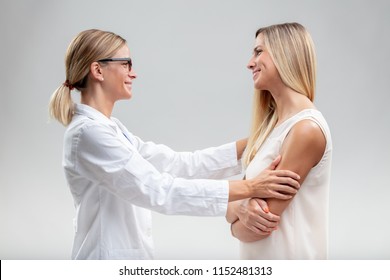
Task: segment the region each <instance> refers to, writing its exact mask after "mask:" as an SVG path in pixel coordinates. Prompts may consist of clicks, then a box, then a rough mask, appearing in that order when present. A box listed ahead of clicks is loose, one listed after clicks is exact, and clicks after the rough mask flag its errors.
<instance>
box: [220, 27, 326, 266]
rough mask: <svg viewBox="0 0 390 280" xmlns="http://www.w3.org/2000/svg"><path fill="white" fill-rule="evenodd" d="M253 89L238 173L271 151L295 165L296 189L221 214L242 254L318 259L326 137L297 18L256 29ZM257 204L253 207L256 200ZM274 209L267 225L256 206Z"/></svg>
mask: <svg viewBox="0 0 390 280" xmlns="http://www.w3.org/2000/svg"><path fill="white" fill-rule="evenodd" d="M248 69H249V70H250V71H251V74H252V77H253V82H254V88H255V94H254V102H253V109H254V110H253V117H252V132H251V134H250V137H249V141H248V147H247V150H246V152H245V154H244V158H243V161H244V164H245V165H246V173H245V174H246V178H247V179H249V178H254V177H255V176H256V175H257V173H258V172H259V171H261V170H263V169H264V167H266V166H267V164H269V162H270V161H272V158H273V157H275V156H276V155H279V154H280V155H281V156H282V159H281V162H280V163H279V165H278V167H277V168H278V169H279V168H280V169H289V170H292V171H294V172H297V173H298V174H299V175H300V177H301V179H300V180H299V182H300V184H301V188H300V189H299V191H298V192H297V193H296V194H295V195H294V196H293V197H292V198H291V199H287V200H280V199H278V198H267V199H266V205H265V204H264V203H265V201H263V200H261V199H259V198H253V199H251V200H249V201H245V204H243V203H241V202H232V203H230V205H229V210H228V215H227V219H228V221H230V222H231V223H232V227H231V228H232V234H233V236H235V237H236V238H238V239H239V240H240V241H241V242H240V256H241V258H243V259H326V258H327V257H328V197H329V187H330V173H331V163H332V138H331V134H330V130H329V127H328V124H327V122H326V120H325V118H324V117H323V115H322V114H321V112H320V111H318V110H317V109H316V107H315V106H314V104H313V100H314V94H315V84H316V57H315V50H314V43H313V41H312V39H311V36H310V34H309V33H308V32H307V30H306V29H305V28H304V27H303V26H302V25H301V24H299V23H285V24H276V25H271V26H268V27H264V28H260V29H259V30H258V31H257V32H256V39H255V46H254V49H253V55H252V57H251V58H250V60H249V63H248ZM260 206H261V207H260ZM262 208H266V209H267V210H268V211H269V212H271V213H274V214H275V215H278V216H280V222H279V224H278V226H277V230H269V227H268V226H267V224H265V225H264V219H262V218H261V217H260V215H259V212H261V211H263V210H262Z"/></svg>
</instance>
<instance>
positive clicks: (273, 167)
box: [267, 155, 282, 170]
mask: <svg viewBox="0 0 390 280" xmlns="http://www.w3.org/2000/svg"><path fill="white" fill-rule="evenodd" d="M281 159H282V156H281V155H278V156H277V157H276V158H275V159H274V160H273V161H272V162H271V164H270V165H269V166H268V168H267V169H269V170H275V169H276V167H277V166H278V164H279V162H280V160H281Z"/></svg>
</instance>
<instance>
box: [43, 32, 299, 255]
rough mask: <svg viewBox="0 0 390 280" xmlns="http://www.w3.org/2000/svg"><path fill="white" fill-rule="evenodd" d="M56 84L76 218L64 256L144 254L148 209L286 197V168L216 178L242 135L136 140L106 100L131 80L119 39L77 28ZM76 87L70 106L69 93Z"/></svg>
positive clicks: (190, 210)
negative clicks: (183, 144)
mask: <svg viewBox="0 0 390 280" xmlns="http://www.w3.org/2000/svg"><path fill="white" fill-rule="evenodd" d="M65 68H66V79H65V82H64V83H63V84H62V85H61V86H60V87H59V88H58V89H57V90H56V91H55V92H54V93H53V95H52V97H51V100H50V104H49V111H50V114H51V116H52V117H53V118H55V119H57V120H58V121H59V122H60V123H62V124H63V125H64V126H66V127H67V129H66V132H65V136H64V149H63V167H64V169H65V175H66V179H67V182H68V184H69V187H70V191H71V193H72V195H73V199H74V203H75V208H76V217H75V221H74V225H75V237H74V244H73V251H72V259H151V258H153V240H152V235H151V230H152V225H151V211H150V210H153V211H157V212H160V213H164V214H180V215H197V216H221V215H225V214H226V210H227V204H228V201H234V200H238V199H244V198H249V197H262V198H267V197H274V198H279V199H289V198H290V197H291V196H292V195H293V194H295V193H296V192H297V189H298V188H299V183H298V181H297V180H298V179H299V176H297V175H296V174H295V173H293V172H290V171H287V170H285V171H281V170H278V171H276V170H272V169H274V166H275V165H276V164H277V160H276V161H275V162H274V163H273V166H270V167H269V168H268V169H267V170H265V171H263V172H262V173H261V174H259V176H257V177H254V178H253V179H251V180H236V181H226V180H215V179H216V178H226V177H228V176H232V175H234V174H239V173H240V172H241V166H240V164H239V160H240V158H241V155H242V153H243V150H244V148H245V146H246V140H239V141H237V142H235V143H230V144H225V145H222V146H220V147H216V148H207V149H204V150H200V151H196V152H193V153H190V152H174V151H173V150H171V149H170V148H168V147H167V146H164V145H157V144H154V143H153V142H144V141H142V140H141V139H140V138H139V137H137V136H135V135H133V134H132V133H131V132H129V131H128V130H127V129H126V128H125V127H124V126H123V124H122V123H121V122H120V121H119V120H118V119H116V118H114V117H112V116H111V113H112V110H113V107H114V105H115V102H116V101H118V100H121V99H130V98H131V96H132V83H133V81H134V79H135V78H136V77H137V75H136V73H135V71H134V68H133V67H132V63H131V59H130V50H129V48H128V46H127V44H126V41H125V40H124V39H123V38H122V37H120V36H118V35H116V34H114V33H112V32H106V31H101V30H86V31H83V32H81V33H80V34H78V35H77V36H76V37H75V38H74V39H73V41H72V42H71V43H70V45H69V47H68V50H67V54H66V59H65ZM73 89H77V90H78V91H79V92H80V93H81V102H80V104H75V103H74V102H73V101H72V98H71V91H72V90H73Z"/></svg>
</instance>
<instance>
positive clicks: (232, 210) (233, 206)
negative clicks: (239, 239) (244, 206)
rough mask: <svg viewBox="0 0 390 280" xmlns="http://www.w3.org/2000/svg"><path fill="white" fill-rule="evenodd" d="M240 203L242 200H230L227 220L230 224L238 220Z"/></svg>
mask: <svg viewBox="0 0 390 280" xmlns="http://www.w3.org/2000/svg"><path fill="white" fill-rule="evenodd" d="M240 203H241V201H240V200H237V201H233V202H229V204H228V208H227V212H226V221H227V222H228V223H229V224H232V223H234V222H235V221H237V220H238V215H237V208H238V207H239V205H240Z"/></svg>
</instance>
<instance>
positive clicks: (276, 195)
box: [270, 190, 292, 200]
mask: <svg viewBox="0 0 390 280" xmlns="http://www.w3.org/2000/svg"><path fill="white" fill-rule="evenodd" d="M270 194H271V196H270V197H273V198H277V199H282V200H288V199H291V198H292V195H290V194H284V193H280V192H277V191H273V190H271V191H270Z"/></svg>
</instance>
